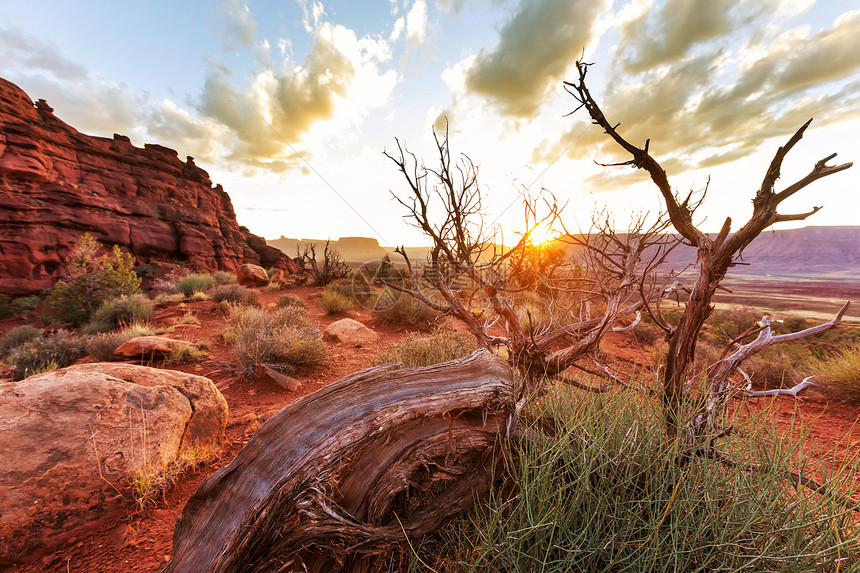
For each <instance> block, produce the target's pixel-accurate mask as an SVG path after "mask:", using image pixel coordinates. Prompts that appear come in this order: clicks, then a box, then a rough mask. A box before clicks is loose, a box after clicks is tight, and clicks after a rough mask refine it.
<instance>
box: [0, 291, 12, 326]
mask: <svg viewBox="0 0 860 573" xmlns="http://www.w3.org/2000/svg"><path fill="white" fill-rule="evenodd" d="M10 316H12V308H11V306H10V304H9V297H8V296H6V295H5V294H0V320H5V319H7V318H9V317H10Z"/></svg>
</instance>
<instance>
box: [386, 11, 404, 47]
mask: <svg viewBox="0 0 860 573" xmlns="http://www.w3.org/2000/svg"><path fill="white" fill-rule="evenodd" d="M405 28H406V21H405V20H404V19H403V17H402V16H401V17H400V18H398V19H397V20H395V22H394V27H393V28H392V29H391V35H390V36H389V37H388V41H389V42H391V43H392V44H393V43H394V42H396V41H397V40H399V39H400V36H402V35H403V30H404V29H405Z"/></svg>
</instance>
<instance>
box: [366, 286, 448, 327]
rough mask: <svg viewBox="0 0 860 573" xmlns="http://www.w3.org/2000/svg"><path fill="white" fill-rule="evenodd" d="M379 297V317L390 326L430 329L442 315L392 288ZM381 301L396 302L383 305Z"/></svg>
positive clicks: (385, 290) (386, 288)
mask: <svg viewBox="0 0 860 573" xmlns="http://www.w3.org/2000/svg"><path fill="white" fill-rule="evenodd" d="M377 297H378V300H379V301H380V302H379V303H377V304H376V305H375V308H377V309H378V310H377V315H378V316H379V317H380V318H381V319H382V320H384V321H385V322H387V323H389V324H394V325H397V326H411V327H414V328H429V327H430V326H431V325H433V324H434V323H435V322H436V320H438V319H439V317H440V316H441V313H439V312H437V311H436V310H434V309H432V308H430V307H429V306H427V305H426V304H424V303H423V302H421V301H420V300H418V299H417V298H414V297H411V296H409V295H405V294H402V293H400V292H398V291H396V290H394V289H392V288H391V287H385V289H383V291H382V292H381V293H379V294H378V295H377ZM381 301H394V303H393V304H383V303H382V302H381Z"/></svg>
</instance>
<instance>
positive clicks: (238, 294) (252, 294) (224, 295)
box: [209, 284, 260, 305]
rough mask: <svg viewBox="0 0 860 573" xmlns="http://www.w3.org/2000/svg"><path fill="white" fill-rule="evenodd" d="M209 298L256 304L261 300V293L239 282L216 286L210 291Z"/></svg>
mask: <svg viewBox="0 0 860 573" xmlns="http://www.w3.org/2000/svg"><path fill="white" fill-rule="evenodd" d="M209 298H211V299H212V300H214V301H215V302H216V303H217V302H221V301H225V300H226V301H229V302H232V303H234V304H239V305H243V304H244V305H256V304H259V302H260V294H259V293H258V292H257V291H255V290H251V289H249V288H247V287H244V286H242V285H239V284H227V285H220V286H216V287H215V288H213V289H212V290H210V291H209Z"/></svg>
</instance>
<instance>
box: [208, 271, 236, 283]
mask: <svg viewBox="0 0 860 573" xmlns="http://www.w3.org/2000/svg"><path fill="white" fill-rule="evenodd" d="M212 280H214V281H215V284H216V285H229V284H233V283H235V282H236V275H234V274H233V273H228V272H225V271H216V272H214V273H212Z"/></svg>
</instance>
